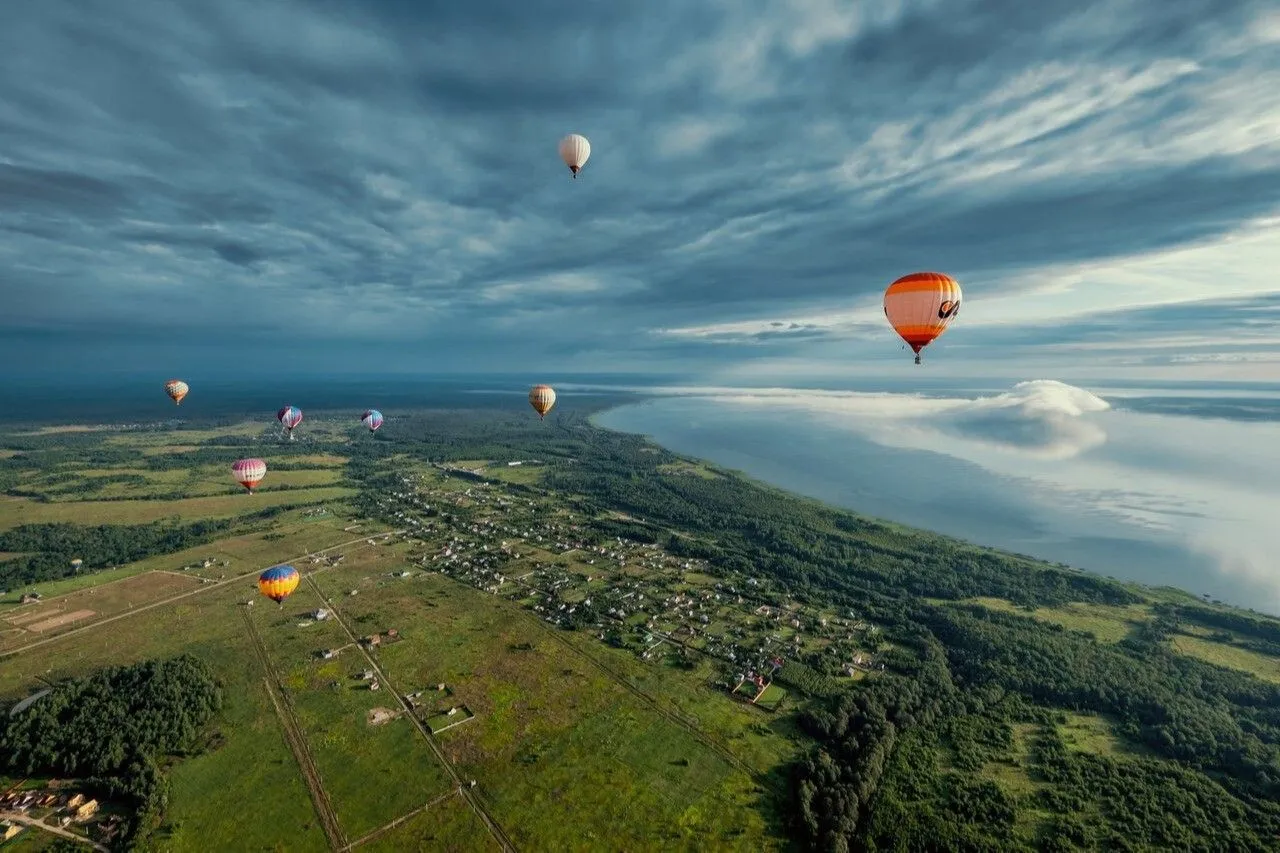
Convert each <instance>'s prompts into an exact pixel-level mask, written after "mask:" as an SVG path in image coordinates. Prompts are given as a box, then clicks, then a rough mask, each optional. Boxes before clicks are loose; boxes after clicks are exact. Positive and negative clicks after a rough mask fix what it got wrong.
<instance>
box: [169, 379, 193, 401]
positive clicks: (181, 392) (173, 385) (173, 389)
mask: <svg viewBox="0 0 1280 853" xmlns="http://www.w3.org/2000/svg"><path fill="white" fill-rule="evenodd" d="M190 390H191V387H190V386H189V385H187V383H185V382H183V381H182V380H181V379H170V380H169V381H168V382H166V383H164V393H166V394H168V395H169V396H170V397H172V398H173V404H174V405H175V406H180V405H182V398H183V397H185V396H187V393H188V392H189V391H190Z"/></svg>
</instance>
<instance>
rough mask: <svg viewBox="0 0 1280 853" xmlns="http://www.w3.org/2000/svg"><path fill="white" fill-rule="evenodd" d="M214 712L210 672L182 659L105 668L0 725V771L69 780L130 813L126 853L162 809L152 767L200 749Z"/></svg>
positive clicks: (163, 788)
mask: <svg viewBox="0 0 1280 853" xmlns="http://www.w3.org/2000/svg"><path fill="white" fill-rule="evenodd" d="M221 706H222V691H221V688H220V687H219V685H218V683H217V681H216V679H215V678H214V676H213V672H212V671H211V670H210V668H209V666H208V665H207V664H206V663H204V662H203V661H201V660H199V659H197V658H194V657H192V656H190V655H181V656H179V657H175V658H171V659H168V660H150V661H143V662H142V663H137V664H133V665H130V666H117V667H109V668H107V669H102V670H99V671H98V672H96V673H94V674H92V675H90V676H88V677H86V678H80V679H74V680H71V681H67V682H64V683H62V684H59V685H58V686H57V687H55V688H53V690H52V692H51V693H49V695H47V696H45V697H43V698H41V699H39V700H37V701H36V702H35V704H33V705H31V706H30V707H29V708H27V709H25V710H24V711H22V712H21V713H19V714H16V715H8V714H6V715H5V716H3V717H0V766H3V767H4V769H5V771H6V772H7V773H10V774H13V775H19V776H24V777H25V776H36V775H46V776H64V777H65V776H70V777H74V778H78V779H80V780H82V783H83V786H84V787H85V788H86V789H88V790H89V791H90V792H92V793H94V794H95V795H97V796H98V797H101V798H104V799H106V800H110V801H112V802H116V803H121V804H124V805H127V806H129V807H131V809H132V814H131V816H130V817H129V819H128V821H127V824H126V826H125V830H124V832H123V833H122V836H121V838H120V841H119V845H120V847H121V848H122V849H132V848H134V847H137V846H140V845H141V844H142V843H143V842H144V841H145V840H146V838H147V836H148V835H149V834H150V833H151V832H153V831H154V830H155V829H156V828H157V827H158V826H159V824H160V819H161V816H162V815H163V812H164V809H165V806H166V804H167V801H168V794H169V789H168V782H167V780H166V778H165V776H164V774H163V773H162V772H161V770H160V765H159V762H160V761H161V760H162V759H164V758H166V757H170V756H181V755H186V754H190V753H193V752H196V751H198V750H199V749H201V747H202V746H203V744H204V743H205V728H206V726H207V725H208V723H209V721H210V720H211V719H212V718H213V716H214V714H215V713H217V711H218V710H219V709H220V708H221Z"/></svg>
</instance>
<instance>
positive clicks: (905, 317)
mask: <svg viewBox="0 0 1280 853" xmlns="http://www.w3.org/2000/svg"><path fill="white" fill-rule="evenodd" d="M961 298H962V295H961V293H960V285H959V283H957V282H956V280H955V279H954V278H952V277H951V276H949V275H945V274H943V273H940V272H916V273H911V275H904V276H903V277H902V278H900V279H898V280H897V281H895V282H894V283H893V284H891V285H889V287H888V289H886V290H885V292H884V316H885V317H886V318H888V320H889V324H890V325H891V326H893V329H894V331H896V332H897V333H898V335H899V336H900V337H901V338H902V339H903V340H904V341H906V343H907V346H909V347H911V349H912V350H913V351H914V352H915V353H916V361H917V363H918V362H919V360H920V350H922V349H924V348H925V347H927V346H928V345H929V344H930V343H932V342H933V341H934V340H936V339H937V337H938V336H939V335H941V334H942V333H943V332H945V331H946V330H947V326H948V325H950V324H951V321H952V320H953V319H955V316H956V314H957V313H959V311H960V300H961Z"/></svg>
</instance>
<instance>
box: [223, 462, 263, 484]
mask: <svg viewBox="0 0 1280 853" xmlns="http://www.w3.org/2000/svg"><path fill="white" fill-rule="evenodd" d="M231 475H232V476H233V477H235V478H236V482H237V483H239V484H240V485H242V486H244V487H245V488H246V489H248V490H249V491H250V492H252V491H253V487H254V486H256V485H258V484H259V483H261V482H262V478H263V477H265V476H266V475H267V463H265V462H263V461H262V460H261V459H241V460H240V461H239V462H237V463H236V464H234V465H232V466H231Z"/></svg>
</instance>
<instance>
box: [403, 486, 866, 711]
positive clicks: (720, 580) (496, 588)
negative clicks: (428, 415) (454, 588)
mask: <svg viewBox="0 0 1280 853" xmlns="http://www.w3.org/2000/svg"><path fill="white" fill-rule="evenodd" d="M508 465H509V463H508ZM434 467H435V469H436V470H437V471H438V472H439V473H440V474H441V475H443V479H440V478H439V477H438V476H430V475H428V476H421V475H412V474H404V475H401V477H400V484H399V487H398V488H396V489H395V490H394V491H392V492H390V493H388V494H387V495H386V496H385V497H383V498H381V499H380V501H379V503H380V507H381V509H382V510H383V511H384V512H386V513H388V515H390V516H392V517H394V518H395V519H396V520H397V521H399V522H401V523H403V524H404V525H406V526H407V527H408V528H409V529H410V530H412V531H413V533H411V534H409V536H408V541H409V542H410V544H411V545H412V546H414V548H413V550H412V551H411V559H412V560H413V562H414V563H415V564H416V565H417V566H420V567H421V568H422V570H423V571H427V572H438V573H440V574H441V575H444V576H446V577H450V578H452V579H454V580H457V581H459V582H462V583H466V584H468V585H470V586H472V587H474V588H476V589H479V590H482V591H484V592H487V593H489V594H492V595H501V596H503V597H505V598H507V599H509V600H511V601H514V602H518V603H519V604H521V605H522V606H524V607H527V608H528V609H529V610H531V611H532V612H533V613H535V614H537V616H538V617H539V618H540V619H542V620H543V621H545V622H547V623H548V624H549V625H553V626H556V627H560V628H573V629H577V630H582V631H589V632H591V633H593V634H594V635H595V637H596V639H598V640H599V641H601V642H604V643H607V644H609V645H611V646H613V647H615V648H620V649H626V650H628V651H631V652H633V653H634V654H635V655H636V656H637V657H638V658H639V659H641V660H644V661H647V662H652V663H663V664H669V665H674V666H681V667H684V668H689V669H692V668H693V667H694V666H695V661H696V660H697V659H698V658H699V657H702V658H704V659H709V660H712V661H714V662H715V664H716V671H717V672H718V677H717V678H715V679H714V680H713V684H714V685H715V686H717V687H719V688H721V689H723V690H724V691H725V693H726V694H727V695H730V696H733V697H735V698H737V699H740V700H742V701H745V702H749V703H752V704H755V705H756V706H757V707H761V708H764V709H766V710H774V709H776V708H777V707H778V706H779V705H780V704H781V702H782V699H783V698H784V697H785V695H786V690H785V689H784V688H783V687H781V686H780V685H779V683H780V684H784V685H787V686H790V687H800V688H801V689H804V687H805V685H808V684H811V683H813V679H815V678H817V679H823V678H835V679H840V678H859V677H862V675H863V674H864V673H867V672H871V671H873V670H876V669H882V668H883V664H882V663H880V661H879V656H880V654H882V653H883V651H884V650H885V649H886V648H887V644H885V643H884V641H883V640H882V639H881V638H880V637H879V636H878V634H879V631H878V628H877V627H876V626H875V625H872V624H868V623H867V622H866V621H865V620H864V619H861V618H860V617H859V616H858V614H856V613H854V612H851V611H845V612H837V611H835V610H834V609H829V610H822V611H819V610H817V609H814V608H812V607H809V606H806V605H802V604H800V603H798V602H795V601H792V600H790V599H789V598H788V597H787V596H786V595H785V594H783V593H782V592H781V591H780V590H778V589H776V588H774V586H773V585H771V584H770V582H769V581H768V580H767V579H762V578H754V577H749V576H744V575H741V574H740V573H738V572H734V571H731V570H726V569H725V568H723V567H719V566H715V565H710V564H708V563H707V562H706V561H705V560H699V559H690V558H683V557H677V556H674V555H672V554H670V553H668V552H667V551H666V550H665V549H663V548H662V547H661V546H660V545H658V544H654V543H644V542H635V541H631V540H629V539H627V538H624V537H619V536H612V537H610V536H607V535H605V534H604V533H602V532H601V531H599V530H597V529H594V528H593V526H592V524H591V521H592V520H591V519H588V518H584V517H581V516H575V515H574V514H573V512H571V511H570V510H567V509H565V508H563V507H560V506H557V505H555V504H554V503H552V502H551V501H550V500H548V497H549V496H548V495H547V493H545V492H543V491H541V490H539V489H537V488H528V487H521V486H514V487H513V486H512V485H511V484H509V483H506V482H503V481H501V480H498V479H488V478H485V476H484V471H485V469H484V467H483V465H479V464H477V465H470V464H468V465H442V464H438V463H437V464H436V465H435V466H434ZM399 574H401V575H402V576H407V574H408V573H399ZM775 682H779V683H775Z"/></svg>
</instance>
